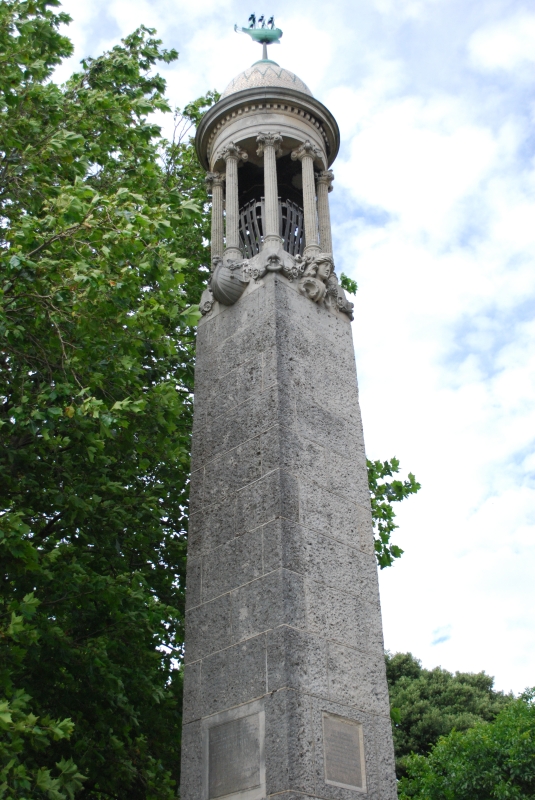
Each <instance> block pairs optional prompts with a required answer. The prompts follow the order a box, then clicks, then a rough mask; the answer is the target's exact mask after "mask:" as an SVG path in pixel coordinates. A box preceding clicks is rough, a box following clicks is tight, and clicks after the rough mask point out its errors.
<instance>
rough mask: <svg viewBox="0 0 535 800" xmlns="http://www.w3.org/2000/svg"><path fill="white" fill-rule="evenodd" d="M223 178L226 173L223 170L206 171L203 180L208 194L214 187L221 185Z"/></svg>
mask: <svg viewBox="0 0 535 800" xmlns="http://www.w3.org/2000/svg"><path fill="white" fill-rule="evenodd" d="M225 178H226V175H225V173H224V172H207V173H206V178H205V179H204V182H205V183H206V189H207V191H208V194H212V192H213V189H214V188H219V187H222V186H223V183H224V182H225Z"/></svg>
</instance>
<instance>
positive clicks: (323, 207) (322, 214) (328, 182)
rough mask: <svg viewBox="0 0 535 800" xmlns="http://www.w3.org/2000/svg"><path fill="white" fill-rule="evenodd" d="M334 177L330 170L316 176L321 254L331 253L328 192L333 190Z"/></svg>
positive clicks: (331, 241)
mask: <svg viewBox="0 0 535 800" xmlns="http://www.w3.org/2000/svg"><path fill="white" fill-rule="evenodd" d="M333 180H334V175H333V172H332V170H331V169H326V170H324V171H323V172H320V173H319V175H318V176H317V192H318V223H319V229H320V247H321V250H322V252H323V253H331V254H332V251H333V240H332V233H331V214H330V212H329V192H332V190H333Z"/></svg>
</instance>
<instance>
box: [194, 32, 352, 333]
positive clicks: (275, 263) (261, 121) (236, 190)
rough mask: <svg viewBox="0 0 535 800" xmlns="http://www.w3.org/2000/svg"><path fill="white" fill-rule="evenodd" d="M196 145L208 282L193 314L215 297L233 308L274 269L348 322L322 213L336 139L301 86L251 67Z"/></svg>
mask: <svg viewBox="0 0 535 800" xmlns="http://www.w3.org/2000/svg"><path fill="white" fill-rule="evenodd" d="M246 32H249V33H250V31H246ZM280 35H282V32H280ZM264 49H265V48H264ZM195 143H196V149H197V154H198V157H199V159H200V161H201V163H202V165H203V166H204V168H205V169H206V171H207V178H206V180H207V184H208V187H209V191H210V193H211V195H212V237H211V249H212V278H211V281H210V287H209V289H208V290H207V291H206V292H205V293H204V295H203V298H202V301H201V311H202V312H203V313H208V312H209V311H210V310H211V308H212V306H213V303H214V300H217V301H219V302H220V303H223V304H224V305H231V304H232V303H234V302H236V300H237V299H238V298H239V297H240V296H241V295H242V294H243V292H244V291H245V290H246V287H247V286H248V285H249V283H250V282H251V281H253V282H254V281H258V280H260V279H261V278H262V276H263V275H265V274H266V272H267V271H279V272H281V273H282V274H283V275H284V276H285V277H286V278H287V279H288V280H292V281H294V280H296V281H298V286H299V290H300V291H301V292H302V293H303V294H306V295H307V296H309V297H310V299H312V300H314V301H315V302H321V303H325V304H326V305H328V306H329V307H332V310H333V311H335V312H337V313H338V312H342V313H345V314H347V315H348V316H349V317H350V318H351V319H352V308H353V306H352V304H351V303H349V302H348V300H347V298H346V297H345V294H344V292H343V289H342V288H341V287H340V286H339V284H338V279H337V277H336V274H335V272H334V260H333V252H332V250H333V247H332V236H331V221H330V215H329V198H328V195H329V192H330V191H331V190H332V182H333V177H334V176H333V173H332V171H331V170H330V167H331V164H332V163H333V161H334V160H335V158H336V156H337V153H338V149H339V145H340V133H339V130H338V125H337V123H336V120H335V119H334V117H333V115H332V114H331V113H330V111H329V110H328V109H327V108H326V107H325V106H324V105H323V103H321V102H320V101H319V100H316V98H314V97H313V96H312V92H311V91H310V89H309V88H308V86H307V85H306V84H305V83H304V82H303V81H302V80H301V79H300V78H298V77H297V75H295V74H294V73H292V72H290V71H289V70H287V69H284V68H283V67H280V66H279V65H278V64H277V63H276V62H275V61H272V60H270V59H268V58H267V57H265V58H263V59H262V60H260V61H257V62H256V63H255V64H253V65H252V66H251V67H249V68H248V69H246V70H244V71H243V72H241V73H240V74H239V75H237V76H236V77H235V78H234V79H233V80H232V81H231V82H230V83H229V85H228V86H227V88H226V89H225V91H224V92H223V94H222V95H221V99H220V100H219V101H218V102H217V103H216V104H215V105H214V106H213V107H212V108H211V109H210V110H209V111H208V112H207V114H206V115H205V116H204V118H203V120H202V122H201V124H200V126H199V128H198V131H197V135H196V141H195Z"/></svg>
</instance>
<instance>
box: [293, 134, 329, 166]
mask: <svg viewBox="0 0 535 800" xmlns="http://www.w3.org/2000/svg"><path fill="white" fill-rule="evenodd" d="M307 156H308V157H309V158H312V159H316V158H321V157H322V153H321V150H320V149H319V147H316V145H315V144H312V142H311V141H310V140H309V139H307V140H306V142H303V144H302V145H301V146H300V147H297V148H296V149H295V150H292V161H296V160H297V159H299V161H302V160H303V159H304V158H306V157H307Z"/></svg>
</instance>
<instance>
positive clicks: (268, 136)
mask: <svg viewBox="0 0 535 800" xmlns="http://www.w3.org/2000/svg"><path fill="white" fill-rule="evenodd" d="M256 143H257V145H258V149H257V151H256V155H257V156H262V155H264V150H265V149H266V147H273V148H274V149H275V156H276V157H277V158H278V157H279V156H281V155H282V147H281V145H282V136H281V134H280V133H259V134H258V136H257V137H256Z"/></svg>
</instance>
